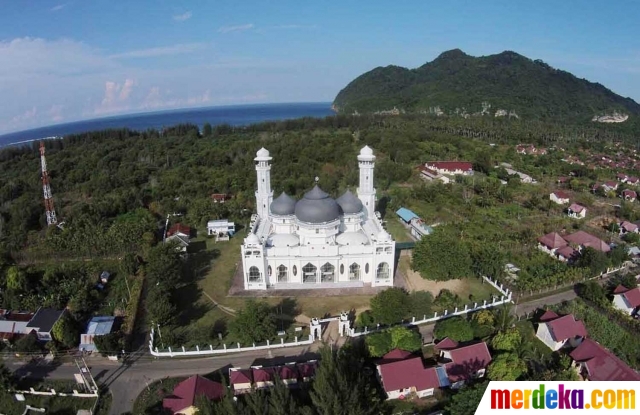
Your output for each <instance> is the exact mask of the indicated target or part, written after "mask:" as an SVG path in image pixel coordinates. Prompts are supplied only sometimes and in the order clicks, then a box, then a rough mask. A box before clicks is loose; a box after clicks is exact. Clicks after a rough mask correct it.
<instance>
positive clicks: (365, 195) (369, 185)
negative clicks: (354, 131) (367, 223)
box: [358, 146, 376, 218]
mask: <svg viewBox="0 0 640 415" xmlns="http://www.w3.org/2000/svg"><path fill="white" fill-rule="evenodd" d="M375 161H376V156H374V155H373V150H371V148H370V147H369V146H364V147H363V148H362V150H360V154H359V155H358V166H359V167H360V185H359V186H358V198H359V199H360V200H361V201H362V205H363V206H364V212H365V214H366V215H367V217H368V218H369V217H373V215H374V212H375V210H376V189H375V188H374V187H373V169H374V167H375Z"/></svg>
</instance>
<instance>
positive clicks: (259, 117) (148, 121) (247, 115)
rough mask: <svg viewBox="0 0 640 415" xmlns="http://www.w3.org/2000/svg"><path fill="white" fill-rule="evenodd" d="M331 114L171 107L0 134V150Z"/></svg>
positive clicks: (305, 109) (322, 109)
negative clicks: (104, 134)
mask: <svg viewBox="0 0 640 415" xmlns="http://www.w3.org/2000/svg"><path fill="white" fill-rule="evenodd" d="M333 114H335V113H334V111H333V110H332V109H331V102H289V103H261V104H235V105H221V106H211V107H191V108H174V109H167V110H160V111H151V112H136V113H127V114H120V115H109V116H106V117H98V118H91V119H87V120H79V121H71V122H66V123H59V124H51V125H47V126H43V127H36V128H31V129H28V130H21V131H14V132H10V133H6V134H2V135H0V148H1V147H6V146H11V145H20V144H27V143H30V142H33V141H36V140H43V139H52V138H57V137H62V136H65V135H69V134H80V133H84V132H89V131H100V130H105V129H118V128H128V129H130V130H136V131H145V130H148V129H161V128H165V127H171V126H173V125H177V124H181V123H189V124H196V125H198V127H199V128H202V126H203V125H204V124H205V123H209V124H211V125H212V126H215V125H220V124H230V125H234V126H240V125H250V124H255V123H260V122H268V121H282V120H287V119H295V118H302V117H315V118H323V117H327V116H330V115H333Z"/></svg>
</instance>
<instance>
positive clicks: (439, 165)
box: [425, 161, 473, 175]
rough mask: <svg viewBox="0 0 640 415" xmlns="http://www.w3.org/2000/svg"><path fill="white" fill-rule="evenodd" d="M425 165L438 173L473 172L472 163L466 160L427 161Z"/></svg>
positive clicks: (467, 173) (465, 173)
mask: <svg viewBox="0 0 640 415" xmlns="http://www.w3.org/2000/svg"><path fill="white" fill-rule="evenodd" d="M425 167H427V168H428V169H431V170H435V171H437V172H438V173H440V174H464V175H471V174H473V164H472V163H469V162H466V161H428V162H426V163H425Z"/></svg>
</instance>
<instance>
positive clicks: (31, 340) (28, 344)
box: [15, 333, 42, 353]
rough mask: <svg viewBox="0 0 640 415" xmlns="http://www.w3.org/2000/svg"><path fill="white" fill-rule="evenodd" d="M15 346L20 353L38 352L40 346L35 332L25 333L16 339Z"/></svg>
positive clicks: (40, 348) (40, 349)
mask: <svg viewBox="0 0 640 415" xmlns="http://www.w3.org/2000/svg"><path fill="white" fill-rule="evenodd" d="M15 348H16V350H17V351H18V352H20V353H39V352H41V351H42V347H41V346H40V343H39V342H38V337H37V336H36V335H35V333H30V334H27V335H26V336H23V337H21V338H20V339H19V340H18V341H16V344H15Z"/></svg>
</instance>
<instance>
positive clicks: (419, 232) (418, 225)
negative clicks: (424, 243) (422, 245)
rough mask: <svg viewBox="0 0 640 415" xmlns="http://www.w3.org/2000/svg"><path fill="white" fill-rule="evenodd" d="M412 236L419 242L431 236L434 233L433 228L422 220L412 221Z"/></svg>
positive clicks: (414, 219) (415, 219)
mask: <svg viewBox="0 0 640 415" xmlns="http://www.w3.org/2000/svg"><path fill="white" fill-rule="evenodd" d="M410 225H411V235H413V237H414V238H416V239H417V240H420V239H422V237H423V236H427V235H431V234H432V233H433V228H432V227H431V226H428V225H427V224H426V223H424V221H423V220H422V219H420V218H413V219H411V223H410Z"/></svg>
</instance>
